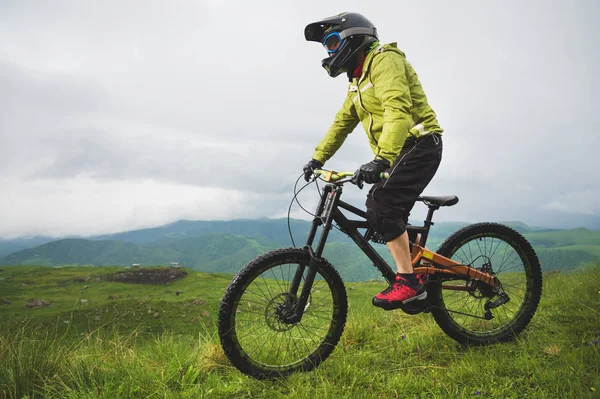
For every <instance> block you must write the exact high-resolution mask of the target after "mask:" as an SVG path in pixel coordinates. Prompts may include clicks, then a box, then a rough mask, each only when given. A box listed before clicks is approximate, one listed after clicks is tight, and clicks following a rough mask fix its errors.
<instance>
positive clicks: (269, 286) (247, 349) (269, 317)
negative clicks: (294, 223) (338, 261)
mask: <svg viewBox="0 0 600 399" xmlns="http://www.w3.org/2000/svg"><path fill="white" fill-rule="evenodd" d="M310 259H311V257H310V254H309V253H308V252H307V251H305V250H303V249H297V248H287V249H279V250H275V251H271V252H268V253H266V254H264V255H261V256H259V257H258V258H256V259H255V260H253V261H251V262H250V263H248V265H246V266H245V267H244V268H243V269H242V270H241V271H240V272H239V274H238V275H236V276H235V278H234V279H233V281H232V282H231V284H230V285H229V287H228V288H227V291H226V292H225V295H224V296H223V299H222V301H221V308H220V310H219V337H220V339H221V345H222V347H223V350H224V352H225V354H226V355H227V357H228V358H229V360H230V361H231V363H233V365H234V366H235V367H236V368H237V369H238V370H240V371H241V372H243V373H245V374H248V375H250V376H252V377H255V378H271V377H278V376H282V375H286V374H289V373H292V372H295V371H308V370H311V369H313V368H314V367H316V366H318V365H319V364H320V363H321V362H322V361H323V360H325V359H326V358H327V357H328V356H329V355H330V354H331V352H332V351H333V349H334V347H335V345H336V344H337V343H338V341H339V339H340V337H341V335H342V331H343V330H344V325H345V323H346V316H347V313H348V299H347V296H346V290H345V288H344V284H343V282H342V279H341V278H340V276H339V274H338V272H337V271H336V270H335V269H334V268H333V266H331V264H330V263H329V262H327V261H326V260H324V259H322V260H321V262H319V263H318V265H317V274H316V277H315V280H314V282H313V284H312V288H311V290H310V295H309V298H308V301H307V304H306V306H305V307H304V312H303V315H302V319H301V320H300V321H299V322H293V321H291V320H290V318H289V314H290V312H292V311H293V309H295V305H296V303H297V301H298V297H299V296H300V293H301V292H302V288H303V285H304V275H306V272H307V271H308V269H309V267H308V265H309V263H310ZM298 270H304V273H303V276H302V279H301V281H300V286H299V288H298V290H297V291H296V292H291V291H292V290H291V289H290V287H291V285H292V281H293V279H294V275H295V274H296V272H297V271H298Z"/></svg>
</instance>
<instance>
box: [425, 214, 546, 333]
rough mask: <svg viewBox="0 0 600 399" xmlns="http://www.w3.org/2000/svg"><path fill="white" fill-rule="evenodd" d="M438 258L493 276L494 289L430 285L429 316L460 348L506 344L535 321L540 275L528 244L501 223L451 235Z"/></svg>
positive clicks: (452, 282)
mask: <svg viewBox="0 0 600 399" xmlns="http://www.w3.org/2000/svg"><path fill="white" fill-rule="evenodd" d="M437 253H438V254H440V255H442V256H445V257H447V258H450V259H452V260H454V261H456V262H460V263H462V264H463V265H470V266H471V267H473V268H475V269H478V270H481V271H483V272H486V273H489V274H491V275H492V276H494V277H496V279H497V281H498V283H499V284H498V287H497V289H492V288H491V287H490V286H488V285H487V284H484V283H483V282H481V281H476V280H472V279H468V278H465V277H453V278H441V279H440V280H437V281H435V280H433V281H432V282H430V283H429V284H428V294H429V299H430V301H431V304H432V307H431V314H432V315H433V317H434V319H435V321H436V322H437V324H438V325H439V326H440V328H441V329H442V330H443V331H444V332H445V333H446V334H448V335H449V336H450V337H452V338H453V339H455V340H456V341H458V342H460V343H462V344H475V345H483V344H488V343H493V342H500V341H507V340H510V339H511V338H513V337H515V336H516V335H517V334H518V333H519V332H521V331H522V330H523V329H524V328H525V327H526V326H527V324H528V323H529V322H530V321H531V318H532V317H533V314H534V313H535V311H536V309H537V306H538V303H539V301H540V297H541V295H542V271H541V268H540V262H539V260H538V257H537V255H536V253H535V251H534V250H533V248H532V247H531V245H530V244H529V242H528V241H527V240H526V239H525V238H524V237H523V236H522V235H521V234H519V233H518V232H517V231H515V230H513V229H511V228H510V227H508V226H505V225H502V224H498V223H479V224H474V225H470V226H467V227H465V228H463V229H461V230H459V231H457V232H456V233H454V234H452V235H451V236H450V237H448V239H446V241H444V242H443V243H442V245H441V246H440V248H439V249H438V251H437Z"/></svg>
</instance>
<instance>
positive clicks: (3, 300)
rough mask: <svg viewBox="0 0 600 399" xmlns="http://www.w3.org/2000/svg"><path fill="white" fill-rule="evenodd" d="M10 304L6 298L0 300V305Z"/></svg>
mask: <svg viewBox="0 0 600 399" xmlns="http://www.w3.org/2000/svg"><path fill="white" fill-rule="evenodd" d="M11 303H12V302H11V301H9V300H8V299H6V298H0V305H10V304H11Z"/></svg>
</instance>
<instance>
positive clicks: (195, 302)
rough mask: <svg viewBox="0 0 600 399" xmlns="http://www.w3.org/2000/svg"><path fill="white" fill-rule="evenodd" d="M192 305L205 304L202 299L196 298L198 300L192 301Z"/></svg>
mask: <svg viewBox="0 0 600 399" xmlns="http://www.w3.org/2000/svg"><path fill="white" fill-rule="evenodd" d="M192 304H194V305H204V304H205V302H204V301H203V300H202V299H200V298H198V299H194V301H193V302H192Z"/></svg>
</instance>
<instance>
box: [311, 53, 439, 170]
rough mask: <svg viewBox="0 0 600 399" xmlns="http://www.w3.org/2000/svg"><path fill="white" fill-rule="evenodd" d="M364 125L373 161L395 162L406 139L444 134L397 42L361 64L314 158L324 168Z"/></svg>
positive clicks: (370, 56)
mask: <svg viewBox="0 0 600 399" xmlns="http://www.w3.org/2000/svg"><path fill="white" fill-rule="evenodd" d="M359 121H360V122H362V125H363V127H364V128H365V131H366V133H367V136H368V138H369V143H370V145H371V150H372V151H373V153H374V154H375V158H383V159H386V160H388V161H389V162H390V165H391V164H392V163H393V162H394V160H395V159H396V157H397V156H398V155H399V154H400V150H402V146H403V145H404V142H405V140H406V137H407V136H408V134H409V133H410V134H412V135H413V136H415V137H420V136H423V135H426V134H429V133H442V132H443V130H442V128H441V127H440V125H439V124H438V121H437V119H436V115H435V112H434V111H433V109H431V107H430V106H429V104H428V103H427V97H426V96H425V92H424V91H423V88H422V87H421V83H420V82H419V77H418V76H417V74H416V73H415V71H414V69H413V68H412V66H411V65H410V64H409V63H408V61H407V60H406V56H405V55H404V53H403V52H402V51H400V50H399V49H398V48H397V46H396V43H390V44H386V45H380V46H379V47H377V48H375V49H374V50H372V51H371V52H370V53H369V54H367V57H366V59H365V63H364V65H363V72H362V76H361V77H360V79H357V78H354V79H353V80H352V82H350V85H349V88H348V94H347V96H346V100H345V101H344V104H343V106H342V109H340V110H339V111H338V113H337V114H336V116H335V119H334V121H333V124H332V125H331V127H330V128H329V130H328V131H327V133H326V134H325V137H324V138H323V140H321V142H320V143H319V144H318V145H317V147H316V148H315V153H314V155H313V158H314V159H316V160H317V161H320V162H322V163H325V162H326V161H327V160H328V159H330V158H331V157H332V156H333V154H335V152H336V151H337V150H338V149H339V148H340V147H341V145H342V144H343V143H344V140H346V137H347V136H348V134H350V133H351V132H352V131H353V130H354V128H355V127H356V126H357V125H358V122H359Z"/></svg>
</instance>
